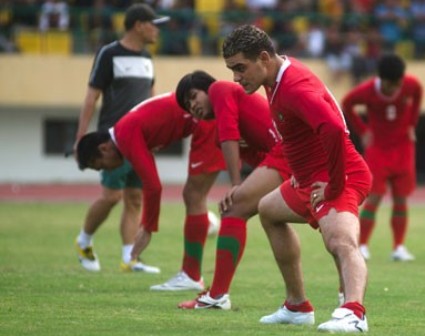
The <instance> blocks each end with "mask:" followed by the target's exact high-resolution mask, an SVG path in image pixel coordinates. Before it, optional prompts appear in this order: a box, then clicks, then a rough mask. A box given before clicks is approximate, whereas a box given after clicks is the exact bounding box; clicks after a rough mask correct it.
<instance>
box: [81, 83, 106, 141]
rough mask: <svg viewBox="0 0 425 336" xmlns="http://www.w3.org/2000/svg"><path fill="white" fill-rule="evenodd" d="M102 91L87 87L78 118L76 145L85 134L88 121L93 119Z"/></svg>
mask: <svg viewBox="0 0 425 336" xmlns="http://www.w3.org/2000/svg"><path fill="white" fill-rule="evenodd" d="M101 93H102V91H101V90H99V89H96V88H94V87H91V86H89V87H88V88H87V92H86V97H85V99H84V103H83V107H82V108H81V111H80V116H79V118H78V129H77V134H76V139H75V140H76V143H77V142H78V141H79V140H80V139H81V137H82V136H83V135H84V134H86V133H87V130H88V128H89V124H90V121H91V120H92V118H93V114H94V111H95V108H96V103H97V101H98V99H99V97H100V95H101Z"/></svg>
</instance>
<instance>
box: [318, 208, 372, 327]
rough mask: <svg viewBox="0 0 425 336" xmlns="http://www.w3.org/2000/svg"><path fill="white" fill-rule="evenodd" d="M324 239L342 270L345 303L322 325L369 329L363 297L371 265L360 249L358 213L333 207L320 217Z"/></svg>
mask: <svg viewBox="0 0 425 336" xmlns="http://www.w3.org/2000/svg"><path fill="white" fill-rule="evenodd" d="M319 225H320V230H321V232H322V237H323V241H324V243H325V246H326V248H327V250H328V251H329V253H330V254H331V255H332V256H333V257H334V259H335V260H336V263H337V264H338V266H337V267H339V270H340V272H341V274H340V276H341V278H342V282H343V285H344V294H345V303H344V304H343V305H342V306H341V307H339V308H337V309H336V310H335V311H334V313H333V314H332V319H331V320H329V321H328V322H325V323H322V324H321V325H319V327H318V329H319V330H321V331H330V332H348V331H357V329H358V331H367V330H368V326H367V320H366V317H365V312H366V310H365V308H364V306H363V299H364V295H365V290H366V282H367V268H366V263H365V260H364V258H363V257H362V255H361V253H360V251H359V249H358V235H359V230H360V225H359V221H358V218H357V216H356V215H354V214H352V213H351V212H347V211H344V212H337V211H336V210H335V209H331V210H330V211H329V213H328V214H327V215H326V216H324V217H322V218H321V219H320V220H319Z"/></svg>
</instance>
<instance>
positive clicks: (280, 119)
mask: <svg viewBox="0 0 425 336" xmlns="http://www.w3.org/2000/svg"><path fill="white" fill-rule="evenodd" d="M277 119H278V120H279V121H283V114H282V113H280V112H279V113H278V114H277Z"/></svg>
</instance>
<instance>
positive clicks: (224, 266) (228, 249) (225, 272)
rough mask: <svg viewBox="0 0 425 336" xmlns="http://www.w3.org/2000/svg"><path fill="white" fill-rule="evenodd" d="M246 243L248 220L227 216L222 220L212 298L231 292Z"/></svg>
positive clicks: (211, 291)
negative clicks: (230, 288)
mask: <svg viewBox="0 0 425 336" xmlns="http://www.w3.org/2000/svg"><path fill="white" fill-rule="evenodd" d="M245 243H246V220H244V219H241V218H234V217H226V218H223V219H222V220H221V227H220V231H219V234H218V239H217V252H216V261H215V272H214V280H213V282H212V285H211V289H210V296H211V297H212V298H215V297H217V296H218V295H221V294H226V293H228V292H229V287H230V283H231V282H232V279H233V276H234V275H235V272H236V268H237V267H238V264H239V261H240V259H241V258H242V254H243V252H244V250H245Z"/></svg>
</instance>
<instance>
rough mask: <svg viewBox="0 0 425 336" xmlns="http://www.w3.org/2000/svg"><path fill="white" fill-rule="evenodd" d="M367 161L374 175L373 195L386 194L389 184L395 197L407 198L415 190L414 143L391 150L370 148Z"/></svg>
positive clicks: (366, 155) (367, 151)
mask: <svg viewBox="0 0 425 336" xmlns="http://www.w3.org/2000/svg"><path fill="white" fill-rule="evenodd" d="M365 160H366V162H367V164H368V165H369V168H370V171H371V172H372V175H373V183H372V190H371V193H373V194H378V195H383V194H385V192H386V189H387V183H389V184H390V186H391V189H392V192H393V195H394V196H407V195H409V194H410V193H411V192H412V191H413V190H414V189H415V186H416V168H415V146H414V145H413V144H412V143H409V144H407V145H403V146H397V147H395V148H391V149H382V148H378V147H376V146H372V147H369V148H367V149H366V151H365Z"/></svg>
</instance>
